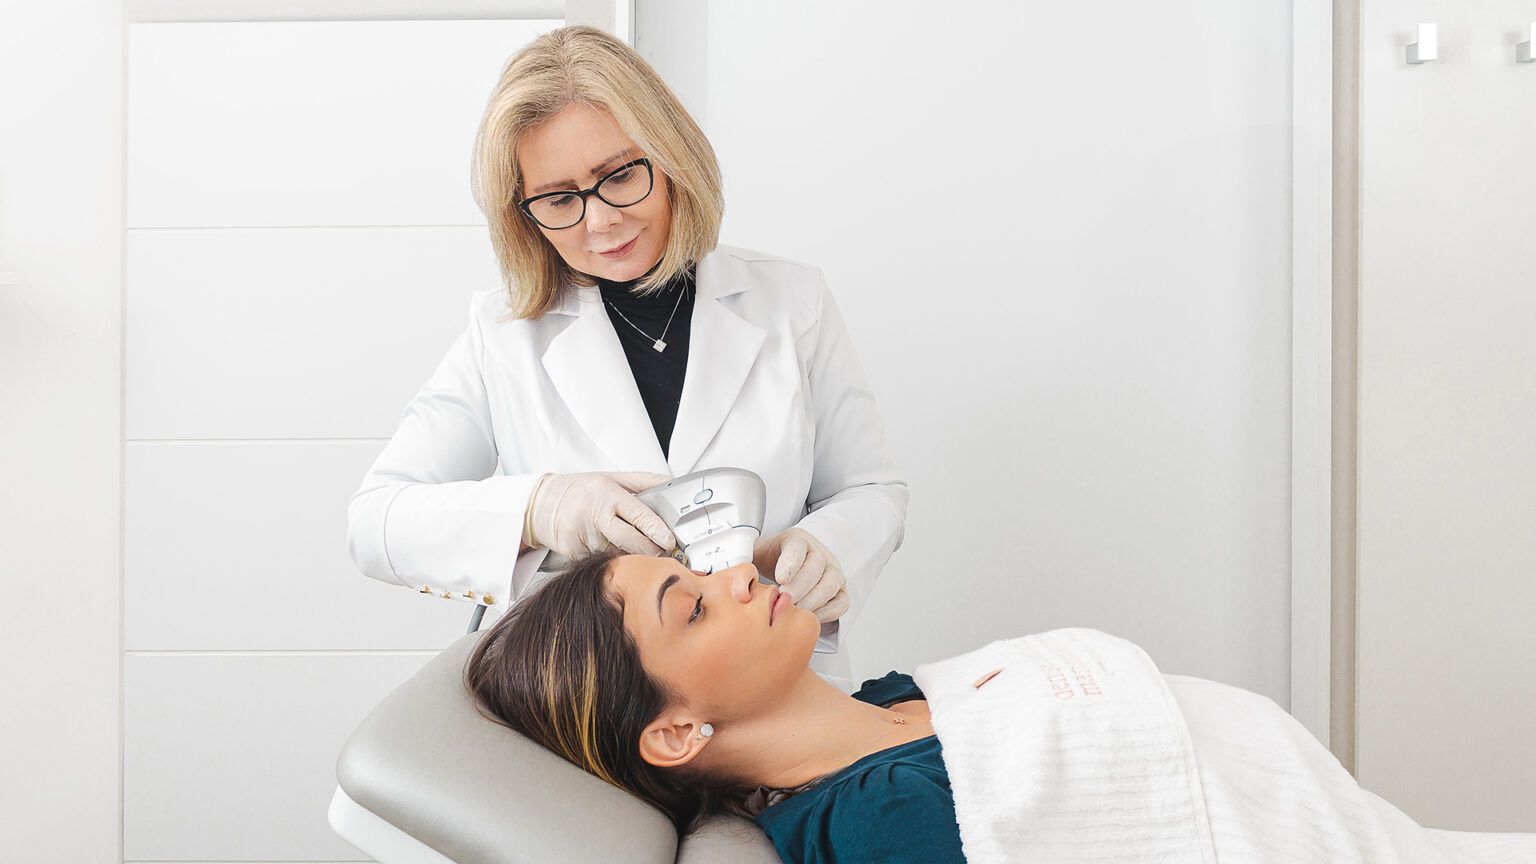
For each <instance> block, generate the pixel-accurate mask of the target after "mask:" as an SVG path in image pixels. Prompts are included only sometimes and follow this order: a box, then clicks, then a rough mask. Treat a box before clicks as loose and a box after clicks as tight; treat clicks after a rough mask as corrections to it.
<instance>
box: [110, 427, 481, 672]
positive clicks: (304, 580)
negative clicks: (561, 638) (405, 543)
mask: <svg viewBox="0 0 1536 864" xmlns="http://www.w3.org/2000/svg"><path fill="white" fill-rule="evenodd" d="M381 446H382V444H381V442H378V441H372V440H369V441H209V442H196V443H191V442H171V443H159V442H143V443H140V442H130V443H129V445H128V448H127V454H126V471H125V473H126V487H127V496H126V497H127V501H126V507H125V512H126V516H125V521H126V534H127V537H126V539H125V542H124V547H125V548H124V565H123V566H124V570H125V578H124V587H125V589H126V590H125V592H124V597H123V604H124V617H125V624H126V630H125V633H124V639H125V643H126V645H127V647H128V649H129V650H130V651H150V650H160V651H164V650H182V651H186V650H197V651H251V650H256V651H268V650H289V649H304V650H326V649H336V650H350V649H362V648H367V649H374V650H383V649H392V648H393V649H399V648H408V649H429V648H440V647H442V646H443V645H444V644H446V643H447V642H449V641H452V639H453V637H455V636H456V635H458V634H460V633H463V632H464V626H465V623H466V622H467V620H468V618H469V609H470V607H469V606H467V605H465V604H460V603H452V602H448V601H439V602H426V598H423V597H422V596H420V595H418V594H416V593H415V592H413V591H408V590H403V589H401V588H399V587H397V586H392V585H388V584H385V583H383V582H379V581H377V580H374V579H366V578H363V577H361V576H359V575H358V573H357V570H356V569H355V568H354V567H353V566H352V561H351V559H350V558H348V557H347V550H346V543H345V537H346V528H347V499H348V498H349V497H350V496H351V494H352V491H353V490H354V489H355V488H356V487H357V483H358V480H359V478H361V477H362V475H363V472H364V471H365V470H367V468H368V466H369V464H371V463H372V462H373V458H374V456H376V455H377V454H378V451H379V449H380V448H381ZM433 599H434V600H436V599H437V598H433Z"/></svg>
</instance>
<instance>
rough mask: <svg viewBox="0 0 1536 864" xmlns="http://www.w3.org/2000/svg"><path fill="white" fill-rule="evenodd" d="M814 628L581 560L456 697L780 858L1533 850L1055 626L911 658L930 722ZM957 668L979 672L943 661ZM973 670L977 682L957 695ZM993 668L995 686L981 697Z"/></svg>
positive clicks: (1402, 855) (738, 570)
mask: <svg viewBox="0 0 1536 864" xmlns="http://www.w3.org/2000/svg"><path fill="white" fill-rule="evenodd" d="M818 629H819V625H818V622H817V619H816V616H815V615H814V614H812V613H811V612H808V611H806V610H804V609H801V608H798V607H796V606H795V605H794V604H792V603H790V602H789V595H787V594H782V593H780V592H779V591H778V589H777V588H776V587H775V586H773V585H771V584H760V583H759V578H758V572H757V570H756V569H754V568H753V566H752V565H751V564H743V565H739V566H737V567H731V568H728V569H725V570H721V571H717V572H715V573H712V574H708V575H703V574H698V573H694V572H691V571H689V570H687V569H686V568H685V567H683V565H681V564H679V563H678V562H676V561H675V560H673V559H671V558H665V557H646V556H639V555H627V556H621V555H619V554H617V553H601V554H597V555H593V556H590V557H587V558H584V559H581V560H578V561H576V562H574V563H573V564H572V566H571V567H570V568H569V569H567V570H566V571H565V572H564V573H562V574H560V575H558V576H555V577H552V578H551V579H549V580H548V581H547V582H546V583H545V584H543V585H542V586H541V587H539V588H538V589H537V590H536V591H535V592H534V593H533V594H532V595H531V596H529V597H527V598H526V599H524V600H523V601H522V602H521V603H519V604H518V605H517V606H515V607H514V608H513V609H512V610H511V611H510V612H509V613H508V614H507V615H506V616H505V617H504V618H503V619H502V620H501V621H499V622H497V624H496V626H495V627H494V628H492V629H491V630H490V632H488V633H487V634H486V635H485V636H484V637H483V638H482V639H481V641H480V643H479V644H478V645H477V646H476V648H475V650H474V652H473V654H472V655H471V656H470V658H469V661H468V663H467V665H466V669H465V682H466V685H467V687H468V688H469V690H470V692H471V693H472V694H473V696H474V698H475V700H476V702H477V703H478V705H479V706H480V707H481V709H482V710H483V711H484V712H486V713H488V714H489V715H491V716H492V717H493V719H496V720H499V721H500V722H502V723H504V724H505V725H507V726H509V727H511V728H512V729H513V730H515V731H517V732H520V733H522V734H523V735H525V736H527V737H529V738H531V739H532V740H534V741H536V742H538V743H539V744H541V745H543V746H544V747H546V748H548V749H549V750H551V751H553V752H555V753H556V754H558V755H560V756H562V757H563V758H565V759H566V760H568V761H570V762H571V763H573V764H575V765H577V766H578V767H580V768H582V769H584V770H586V771H588V772H590V773H592V774H594V775H596V776H598V777H599V778H602V779H603V780H606V781H607V782H609V783H612V784H614V785H616V786H618V787H620V788H622V789H624V790H626V791H628V792H630V793H632V794H634V795H635V796H637V797H639V798H641V799H643V800H645V801H647V802H649V803H650V804H652V805H654V806H656V807H658V808H659V809H660V810H662V811H663V812H664V813H666V814H667V815H668V816H669V817H670V818H671V820H672V821H673V823H674V824H675V825H676V826H677V828H678V831H679V833H685V832H687V831H688V830H690V829H691V828H694V827H697V826H698V825H699V824H700V823H701V822H702V821H703V820H704V819H706V818H707V817H709V816H711V815H713V814H716V813H719V812H732V813H737V814H740V815H745V816H749V817H751V818H754V819H755V820H756V821H757V823H758V825H760V826H761V827H762V828H763V830H764V831H765V832H766V833H767V835H768V837H769V838H770V839H771V840H772V842H773V844H774V846H775V848H776V849H777V850H778V853H779V855H780V856H781V857H782V858H783V859H784V860H785V861H787V862H863V861H868V862H877V861H878V862H892V861H912V862H963V861H966V860H967V858H968V856H969V858H970V860H972V861H973V862H974V861H983V860H987V861H990V860H1026V859H1027V860H1077V859H1078V858H1084V859H1086V858H1093V859H1095V860H1097V859H1104V860H1111V859H1113V860H1119V859H1120V858H1123V859H1124V860H1141V859H1142V858H1143V857H1144V856H1145V855H1147V854H1151V852H1152V851H1155V850H1161V851H1162V852H1171V853H1172V856H1171V857H1168V856H1167V855H1164V856H1163V857H1159V858H1158V859H1157V860H1213V859H1214V857H1215V856H1216V855H1218V854H1219V855H1220V856H1221V858H1223V859H1224V860H1226V859H1230V860H1277V861H1278V860H1327V861H1435V862H1449V861H1467V860H1474V859H1476V860H1486V861H1496V860H1509V861H1514V860H1530V859H1527V858H1521V857H1519V856H1529V855H1531V854H1533V853H1536V839H1532V838H1530V837H1524V836H1518V835H1466V836H1467V837H1471V838H1472V840H1476V839H1477V837H1478V836H1482V837H1489V836H1498V837H1505V838H1509V839H1508V842H1505V843H1502V845H1499V846H1498V848H1497V849H1491V848H1487V847H1484V848H1475V844H1474V845H1472V846H1469V845H1466V843H1467V842H1470V841H1466V842H1464V841H1463V840H1462V839H1459V838H1461V837H1462V835H1457V834H1456V833H1455V832H1438V831H1428V832H1427V831H1424V830H1422V829H1420V828H1419V827H1418V826H1417V825H1415V824H1414V823H1413V822H1412V821H1411V820H1409V819H1408V818H1407V817H1406V816H1404V815H1403V814H1402V813H1401V812H1400V811H1398V810H1397V809H1396V808H1394V807H1392V806H1391V805H1390V804H1387V803H1386V802H1384V801H1381V799H1379V798H1376V797H1375V796H1373V795H1371V794H1370V793H1368V792H1366V791H1364V790H1363V789H1361V788H1360V787H1359V786H1358V784H1356V783H1355V782H1354V781H1353V779H1352V778H1350V777H1349V775H1348V774H1347V773H1346V772H1345V771H1344V770H1343V768H1342V767H1340V766H1339V765H1338V763H1337V761H1336V760H1333V758H1332V757H1331V756H1330V755H1329V754H1328V753H1327V751H1326V750H1324V749H1323V748H1322V747H1321V745H1319V744H1318V743H1317V742H1316V741H1315V740H1314V739H1312V738H1311V737H1310V736H1309V735H1308V734H1307V733H1306V732H1305V730H1304V729H1302V728H1301V727H1300V725H1299V724H1297V723H1295V721H1294V720H1292V719H1291V718H1290V717H1289V716H1288V715H1286V714H1285V713H1284V712H1283V711H1281V710H1280V709H1279V708H1278V707H1277V706H1275V705H1274V703H1273V702H1270V701H1269V700H1267V699H1263V698H1262V697H1258V696H1255V695H1254V694H1251V693H1247V692H1246V691H1242V690H1238V689H1236V688H1232V687H1227V686H1225V685H1221V684H1216V683H1214V682H1206V681H1201V680H1199V679H1186V678H1181V677H1180V676H1171V675H1170V676H1163V675H1161V674H1160V673H1158V672H1157V670H1156V669H1155V667H1153V666H1152V665H1151V662H1150V660H1147V659H1146V657H1145V654H1143V653H1141V651H1140V649H1137V648H1135V646H1132V645H1130V643H1126V642H1124V641H1123V640H1117V639H1115V638H1114V637H1110V636H1106V635H1104V634H1098V633H1095V632H1093V631H1053V632H1055V633H1059V634H1065V635H1063V636H1061V637H1059V638H1053V637H1052V635H1051V634H1044V635H1043V636H1037V637H1027V638H1026V639H1024V640H1015V641H1016V642H1017V643H1030V644H1029V645H1027V646H1025V647H1024V649H1022V650H1024V651H1026V652H1027V651H1031V650H1034V651H1038V650H1044V651H1045V652H1046V654H1038V653H1037V654H1034V655H1030V654H1028V653H1024V654H1017V653H1015V654H1009V652H1010V651H1015V648H1014V647H1013V646H1014V643H994V644H993V645H991V646H988V647H987V648H985V649H982V650H980V651H977V652H972V654H968V655H965V657H963V658H959V659H958V660H952V661H945V662H944V663H941V664H932V665H929V666H924V667H921V668H920V669H919V670H918V679H919V680H921V681H923V684H924V686H925V687H929V688H930V693H929V696H931V697H934V698H936V699H937V700H938V701H935V702H934V703H933V704H934V706H935V712H934V713H933V714H930V710H929V702H928V701H927V700H926V699H925V696H924V692H923V690H920V689H919V687H918V685H917V683H916V682H915V681H914V679H913V678H911V677H909V676H906V675H900V674H897V673H894V672H893V673H890V674H889V675H886V676H885V677H884V678H881V679H878V680H875V681H870V682H866V683H865V685H864V687H863V688H862V689H861V690H860V691H859V692H857V693H855V694H853V695H852V696H848V695H846V694H844V693H842V692H841V691H840V690H838V689H837V688H835V687H833V686H832V685H831V684H828V683H827V682H826V681H824V680H822V679H821V678H820V677H818V676H817V675H816V674H815V672H813V671H812V670H811V669H810V667H809V665H808V661H809V660H810V657H811V653H812V649H813V647H814V645H815V641H816V636H817V633H818ZM1073 634H1087V636H1085V637H1083V636H1075V635H1073ZM1031 640H1033V641H1031ZM1074 640H1077V641H1074ZM1041 646H1044V648H1043V649H1042V648H1041ZM1074 646H1080V647H1081V649H1082V650H1081V651H1080V652H1079V653H1078V654H1077V655H1072V653H1071V652H1072V650H1073V649H1074ZM1058 651H1059V652H1060V653H1057V654H1056V656H1057V657H1058V658H1069V659H1064V660H1063V661H1062V666H1061V668H1063V669H1070V670H1071V672H1070V674H1069V675H1068V676H1063V677H1064V680H1063V681H1060V682H1057V681H1056V680H1055V679H1056V677H1057V675H1058V673H1059V672H1060V670H1059V669H1057V670H1053V669H1051V668H1050V667H1052V663H1053V662H1054V661H1053V660H1052V659H1051V658H1050V656H1049V655H1050V654H1051V653H1052V652H1058ZM989 652H990V653H989ZM1074 656H1075V657H1077V658H1088V659H1070V658H1072V657H1074ZM1009 657H1011V658H1013V659H1014V660H1016V661H1019V662H1017V663H1016V665H1014V666H1013V667H1012V668H1011V669H1010V670H1009V672H1010V673H1011V674H1003V675H999V672H1000V671H1002V670H1000V669H996V668H993V667H994V665H1006V662H1005V663H1003V664H999V663H998V659H999V658H1009ZM971 658H979V661H980V662H982V663H983V665H982V666H979V667H977V666H975V665H974V663H973V664H972V665H971V666H970V667H965V666H963V665H957V664H960V661H963V660H967V659H971ZM1138 658H1139V659H1138ZM1090 667H1091V668H1090ZM978 668H979V669H982V670H983V671H985V672H986V674H983V675H982V676H980V677H976V678H974V679H973V674H974V672H975V671H976V669H978ZM1094 668H1097V669H1099V670H1100V673H1099V674H1100V675H1101V679H1100V680H1099V681H1094V680H1091V679H1092V676H1093V674H1094V672H1093V669H1094ZM956 670H960V672H961V674H963V675H964V681H965V683H964V684H963V685H960V686H958V688H956V687H952V686H951V681H950V680H949V679H953V678H954V677H955V674H953V673H955V672H956ZM1031 675H1037V676H1040V675H1043V676H1045V677H1043V678H1039V679H1038V680H1035V679H1031V678H1030V676H1031ZM946 676H947V677H946ZM1138 676H1139V677H1138ZM994 677H996V679H997V681H998V682H1000V683H1001V686H997V685H992V686H988V682H989V681H992V680H993V678H994ZM1073 677H1075V679H1076V680H1075V681H1071V680H1065V679H1066V678H1073ZM1110 679H1114V680H1113V681H1111V680H1110ZM1041 682H1048V684H1047V685H1046V686H1045V687H1043V688H1042V687H1039V686H1034V688H1033V689H1034V690H1036V691H1040V690H1043V691H1044V696H1043V697H1041V696H1040V695H1039V694H1038V693H1037V694H1036V696H1034V697H1029V698H1034V699H1035V701H1033V702H1031V701H1028V699H1026V700H1025V701H1024V702H1022V703H1020V704H1019V705H1018V706H1017V710H1015V709H1014V708H1013V707H1010V706H1006V705H1005V706H1004V708H1003V713H1001V714H999V713H998V709H997V707H996V704H994V705H993V707H992V708H990V709H988V710H990V711H991V712H992V713H990V714H987V715H985V716H983V717H982V718H981V720H980V721H974V722H973V721H967V718H966V717H965V716H964V715H965V709H964V707H963V706H964V700H965V698H968V697H970V696H973V695H976V694H977V693H979V692H980V688H984V687H985V688H987V690H988V693H989V695H997V694H1003V693H1007V692H1008V689H1007V688H1008V687H1012V686H1016V685H1017V684H1019V683H1026V684H1030V685H1037V684H1040V683H1041ZM1074 688H1075V689H1074ZM957 689H958V691H959V697H958V698H957V697H956V696H955V695H954V694H955V693H956V690H957ZM1104 690H1110V691H1113V692H1112V693H1111V695H1112V696H1115V697H1116V698H1118V699H1119V700H1120V701H1119V702H1116V701H1115V699H1104V700H1095V699H1092V698H1080V699H1079V700H1078V702H1077V703H1074V704H1073V705H1072V706H1071V709H1072V710H1073V711H1078V710H1079V709H1086V710H1083V711H1079V713H1060V714H1055V715H1052V711H1054V710H1055V707H1056V704H1057V703H1061V702H1062V700H1061V699H1060V698H1059V697H1063V696H1068V695H1074V694H1075V695H1078V696H1082V697H1089V696H1093V695H1100V694H1101V691H1104ZM1052 691H1055V692H1052ZM1052 697H1058V698H1052ZM1175 697H1176V699H1175ZM1010 698H1011V697H1010ZM1137 699H1140V701H1139V702H1138V701H1137ZM1088 703H1093V704H1092V705H1091V706H1090V705H1089V704H1088ZM1095 712H1096V713H1095ZM1127 715H1130V716H1127ZM1000 717H1001V719H999V718H1000ZM1149 718H1152V719H1157V720H1159V721H1161V725H1158V724H1156V723H1149V722H1147V721H1148V720H1149ZM935 719H937V720H939V721H940V723H939V729H940V734H941V735H943V736H944V747H945V749H944V750H942V751H941V748H940V741H939V737H937V736H935V734H934V725H933V723H934V721H935ZM968 722H969V725H967V723H968ZM1149 729H1150V730H1152V731H1151V732H1149V731H1148V730H1149ZM1159 735H1161V737H1158V736H1159ZM1170 742H1171V746H1170ZM1181 745H1182V746H1181ZM1020 748H1023V750H1024V752H1022V753H1021V752H1009V751H1018V750H1019V749H1020ZM1030 748H1033V749H1030ZM1202 751H1203V752H1202ZM946 761H948V766H946ZM957 772H958V773H957ZM981 775H990V776H981ZM952 781H953V784H952ZM1095 784H1097V785H1095ZM957 801H959V803H960V806H959V809H958V812H957V807H956V802H957ZM1085 820H1086V821H1085ZM1094 820H1098V821H1096V822H1095V821H1094ZM962 834H963V835H964V837H965V841H964V851H962V842H961V838H962ZM1025 847H1028V848H1025ZM1186 850H1188V851H1189V854H1183V853H1184V852H1185V851H1186ZM1207 850H1208V851H1207ZM1018 852H1025V853H1027V854H1025V855H1023V856H1019V855H1017V854H1015V853H1018ZM1473 853H1476V854H1475V855H1474V854H1473ZM1127 856H1128V857H1127ZM1154 857H1156V856H1154Z"/></svg>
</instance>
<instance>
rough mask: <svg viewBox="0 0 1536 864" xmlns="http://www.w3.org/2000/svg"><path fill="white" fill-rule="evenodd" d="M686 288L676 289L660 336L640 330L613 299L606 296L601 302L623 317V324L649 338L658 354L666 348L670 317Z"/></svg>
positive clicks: (675, 311)
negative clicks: (673, 301)
mask: <svg viewBox="0 0 1536 864" xmlns="http://www.w3.org/2000/svg"><path fill="white" fill-rule="evenodd" d="M687 290H688V289H686V288H679V289H678V291H677V302H676V303H673V304H672V314H671V315H668V316H667V324H666V326H665V327H662V328H661V335H660V336H652V335H651V334H649V333H647V332H645V331H644V330H641V329H640V328H639V327H637V326H635V322H633V321H631V320H629V316H628V315H625V314H624V313H623V312H620V311H619V307H617V306H615V305H613V301H612V300H609V299H608V298H607V297H604V298H603V302H604V303H607V304H608V308H609V309H612V310H613V311H614V313H615V314H617V315H618V316H619V317H620V318H622V319H624V323H625V324H628V325H629V326H631V327H634V328H635V332H636V333H639V334H640V335H641V336H644V337H645V338H647V339H650V340H651V347H652V348H655V349H656V353H658V354H660V353H661V352H663V351H665V350H667V343H666V341H665V340H666V338H667V331H668V330H671V329H672V319H673V318H674V317H675V316H676V315H677V307H679V306H681V305H683V294H685V293H687Z"/></svg>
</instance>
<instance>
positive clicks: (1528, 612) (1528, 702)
mask: <svg viewBox="0 0 1536 864" xmlns="http://www.w3.org/2000/svg"><path fill="white" fill-rule="evenodd" d="M1533 19H1536V8H1533V7H1532V6H1531V4H1529V3H1524V2H1517V0H1480V2H1477V3H1467V2H1443V0H1414V2H1392V3H1387V2H1380V0H1367V2H1364V3H1362V5H1361V27H1360V32H1361V40H1362V43H1361V52H1360V57H1361V88H1360V92H1361V118H1360V119H1361V190H1360V199H1361V236H1360V248H1361V261H1360V438H1359V442H1360V443H1359V447H1360V457H1359V462H1360V473H1359V497H1360V503H1359V625H1358V667H1357V681H1358V688H1359V689H1358V693H1359V700H1358V709H1357V710H1358V715H1357V716H1358V730H1359V733H1358V774H1359V777H1360V781H1361V782H1362V783H1363V784H1364V785H1365V786H1366V787H1367V788H1370V789H1372V790H1374V791H1376V792H1378V793H1380V794H1381V795H1383V796H1384V797H1386V798H1387V799H1388V800H1390V801H1392V802H1393V803H1395V804H1397V805H1399V806H1400V807H1402V808H1403V809H1404V810H1406V811H1407V812H1408V814H1409V815H1410V816H1413V817H1414V818H1415V819H1418V820H1419V821H1421V822H1423V823H1425V824H1429V825H1434V826H1437V827H1445V828H1457V829H1463V830H1483V831H1536V783H1533V782H1532V778H1533V777H1536V626H1533V623H1532V622H1533V621H1536V532H1533V530H1532V529H1533V526H1536V431H1533V430H1536V348H1533V347H1532V346H1533V342H1532V338H1531V336H1532V332H1533V330H1536V291H1533V289H1536V277H1533V276H1532V271H1531V249H1532V238H1536V195H1533V194H1532V190H1536V162H1533V160H1532V158H1531V154H1532V153H1533V152H1536V113H1533V111H1532V108H1533V107H1536V64H1533V65H1520V64H1517V63H1515V47H1514V46H1515V43H1516V42H1518V41H1521V40H1525V39H1529V38H1530V30H1529V27H1530V23H1531V21H1532V20H1533ZM1420 22H1436V23H1438V24H1439V31H1440V38H1441V43H1442V44H1441V48H1440V59H1439V60H1437V61H1435V62H1433V63H1426V64H1424V65H1421V66H1409V65H1407V64H1406V62H1405V59H1404V46H1405V45H1406V44H1407V43H1408V42H1411V41H1413V40H1414V38H1415V37H1414V36H1413V35H1412V34H1413V33H1414V32H1415V31H1416V28H1417V25H1418V24H1419V23H1420ZM1522 31H1523V32H1522Z"/></svg>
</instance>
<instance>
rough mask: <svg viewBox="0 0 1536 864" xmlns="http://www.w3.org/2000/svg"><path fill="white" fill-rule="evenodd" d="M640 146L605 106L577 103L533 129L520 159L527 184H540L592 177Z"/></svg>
mask: <svg viewBox="0 0 1536 864" xmlns="http://www.w3.org/2000/svg"><path fill="white" fill-rule="evenodd" d="M637 149H638V148H636V146H635V142H634V141H633V140H631V139H630V137H629V136H628V135H625V134H624V130H623V129H620V128H619V124H618V121H617V120H614V119H613V115H611V114H609V113H608V112H607V111H606V110H605V109H603V108H601V107H599V106H594V105H582V104H576V105H567V106H566V107H565V108H563V109H561V111H560V113H558V114H556V115H555V116H553V117H551V118H549V119H548V120H546V121H544V122H543V123H541V124H540V125H538V126H535V127H534V128H533V129H530V130H529V131H528V133H527V134H525V135H524V136H523V139H522V141H520V142H519V143H518V147H517V160H518V164H519V165H520V166H521V168H522V172H523V175H524V177H525V178H526V180H527V182H528V184H529V185H537V184H539V183H544V182H547V181H553V180H562V179H579V178H583V177H590V176H593V175H595V173H596V171H597V170H598V169H599V168H601V167H602V165H603V163H604V162H605V161H607V160H609V159H610V158H611V157H613V156H614V155H616V154H618V153H621V152H625V151H632V150H637Z"/></svg>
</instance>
